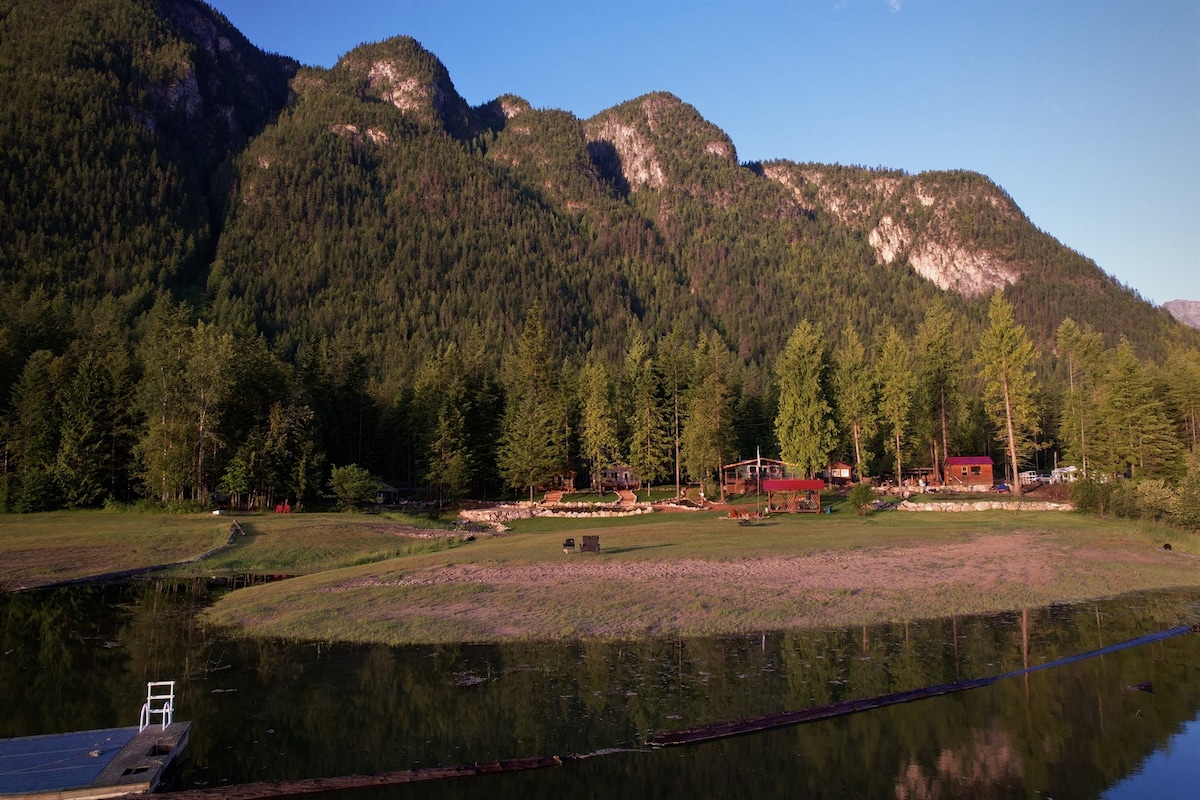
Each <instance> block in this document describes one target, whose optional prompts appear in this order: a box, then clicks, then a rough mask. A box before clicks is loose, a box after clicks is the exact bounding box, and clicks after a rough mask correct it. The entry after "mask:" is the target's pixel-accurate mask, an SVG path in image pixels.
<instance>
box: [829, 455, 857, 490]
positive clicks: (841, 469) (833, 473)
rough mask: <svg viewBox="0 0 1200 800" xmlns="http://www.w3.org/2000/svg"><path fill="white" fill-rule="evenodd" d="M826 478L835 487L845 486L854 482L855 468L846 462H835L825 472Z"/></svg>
mask: <svg viewBox="0 0 1200 800" xmlns="http://www.w3.org/2000/svg"><path fill="white" fill-rule="evenodd" d="M825 477H826V478H828V479H829V482H830V483H832V484H834V485H835V486H845V485H846V484H848V483H853V482H854V467H852V466H850V465H849V464H847V463H846V462H845V461H835V462H833V463H832V464H830V465H829V468H828V469H826V470H825Z"/></svg>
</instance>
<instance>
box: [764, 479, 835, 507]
mask: <svg viewBox="0 0 1200 800" xmlns="http://www.w3.org/2000/svg"><path fill="white" fill-rule="evenodd" d="M824 488H825V481H823V480H820V479H819V478H818V479H814V480H808V479H804V478H777V479H775V480H765V481H763V489H764V490H765V491H766V493H767V511H768V512H787V513H792V514H794V513H803V512H808V513H812V514H816V513H818V512H820V510H821V490H822V489H824Z"/></svg>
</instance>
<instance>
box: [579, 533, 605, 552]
mask: <svg viewBox="0 0 1200 800" xmlns="http://www.w3.org/2000/svg"><path fill="white" fill-rule="evenodd" d="M579 552H581V553H599V552H600V537H599V536H584V537H583V544H582V545H580V547H579Z"/></svg>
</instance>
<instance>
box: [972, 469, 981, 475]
mask: <svg viewBox="0 0 1200 800" xmlns="http://www.w3.org/2000/svg"><path fill="white" fill-rule="evenodd" d="M971 474H972V475H982V474H983V467H971Z"/></svg>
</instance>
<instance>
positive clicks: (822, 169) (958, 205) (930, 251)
mask: <svg viewBox="0 0 1200 800" xmlns="http://www.w3.org/2000/svg"><path fill="white" fill-rule="evenodd" d="M763 174H764V176H765V177H767V178H768V179H770V180H773V181H776V182H777V183H779V184H780V185H781V186H784V187H785V188H787V189H788V191H790V192H791V193H792V194H793V196H794V197H795V198H796V200H797V202H799V203H801V205H803V206H804V207H805V208H807V209H809V210H811V211H821V212H824V213H826V214H829V215H832V216H833V217H836V218H837V219H838V220H840V221H841V222H843V223H844V224H846V225H848V226H850V227H851V228H854V229H855V230H857V231H859V232H860V233H864V234H866V237H867V242H868V243H869V244H870V245H871V247H872V248H873V249H874V251H875V260H876V262H877V263H879V264H903V263H907V264H909V265H910V266H911V267H912V268H913V270H914V271H915V272H916V273H917V274H918V275H920V276H921V277H923V278H925V279H927V280H929V281H931V282H932V283H934V284H935V285H936V286H937V287H938V288H939V289H942V290H943V291H952V292H956V293H958V294H960V295H962V296H964V297H979V296H981V295H985V294H989V293H991V292H992V291H993V290H995V289H997V288H999V287H1003V286H1005V285H1008V284H1012V283H1015V282H1016V281H1017V280H1019V279H1020V277H1021V266H1020V265H1019V264H1018V263H1016V262H1015V261H1014V260H1013V259H1011V258H1008V257H1006V255H1005V253H1004V252H1003V249H1002V248H999V249H998V248H996V247H994V246H991V245H990V244H989V243H986V242H981V241H980V238H981V236H980V231H979V230H978V228H979V227H980V223H981V222H985V223H986V224H987V225H989V226H990V227H997V226H1003V225H1028V221H1027V220H1026V219H1025V217H1024V215H1023V214H1021V212H1020V210H1019V209H1018V208H1017V207H1016V205H1015V204H1014V203H1013V202H1012V200H1011V199H1010V198H1008V196H1007V195H1005V194H1004V192H1003V191H1002V190H1001V189H1000V188H999V187H998V186H996V185H995V184H993V183H991V181H989V180H987V179H986V178H985V177H983V176H982V175H975V174H972V173H924V174H921V175H916V176H912V175H907V174H905V173H900V172H892V171H881V170H867V169H858V168H852V167H839V166H826V165H815V164H806V165H801V164H794V163H791V162H786V161H778V162H773V163H769V164H767V165H765V166H764V167H763ZM951 178H953V179H951Z"/></svg>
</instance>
